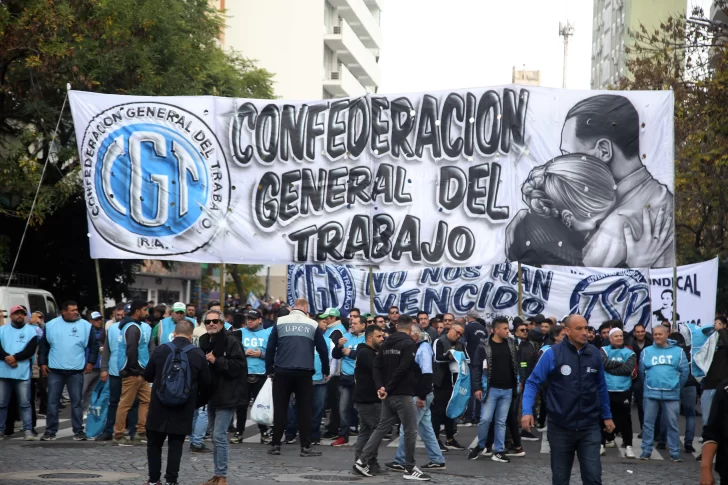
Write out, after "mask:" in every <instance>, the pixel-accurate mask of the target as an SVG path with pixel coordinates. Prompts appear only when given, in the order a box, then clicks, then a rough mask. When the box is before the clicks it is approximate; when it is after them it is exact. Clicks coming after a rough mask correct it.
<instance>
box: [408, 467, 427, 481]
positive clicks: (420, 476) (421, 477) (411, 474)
mask: <svg viewBox="0 0 728 485" xmlns="http://www.w3.org/2000/svg"><path fill="white" fill-rule="evenodd" d="M402 478H404V479H405V480H418V481H420V482H429V481H430V475H428V474H426V473H422V470H420V469H419V468H417V467H416V466H413V467H412V468H410V469H405V470H404V475H402Z"/></svg>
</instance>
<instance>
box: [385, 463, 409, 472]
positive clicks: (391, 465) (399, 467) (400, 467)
mask: <svg viewBox="0 0 728 485" xmlns="http://www.w3.org/2000/svg"><path fill="white" fill-rule="evenodd" d="M384 466H385V468H389V469H390V470H393V471H395V472H403V471H404V465H400V464H399V463H397V462H396V461H390V462H389V463H385V464H384Z"/></svg>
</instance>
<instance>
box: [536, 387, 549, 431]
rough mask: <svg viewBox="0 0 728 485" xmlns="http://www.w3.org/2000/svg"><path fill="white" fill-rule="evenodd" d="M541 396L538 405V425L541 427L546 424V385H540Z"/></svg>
mask: <svg viewBox="0 0 728 485" xmlns="http://www.w3.org/2000/svg"><path fill="white" fill-rule="evenodd" d="M539 394H540V396H541V402H540V403H539V407H538V423H537V424H538V427H539V428H543V427H544V426H546V416H547V415H548V409H547V408H546V387H541V390H540V391H539Z"/></svg>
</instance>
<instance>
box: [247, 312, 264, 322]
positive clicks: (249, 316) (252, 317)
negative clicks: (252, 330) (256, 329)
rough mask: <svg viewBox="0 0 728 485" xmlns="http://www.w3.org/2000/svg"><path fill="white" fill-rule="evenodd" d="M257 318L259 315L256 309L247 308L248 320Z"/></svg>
mask: <svg viewBox="0 0 728 485" xmlns="http://www.w3.org/2000/svg"><path fill="white" fill-rule="evenodd" d="M259 318H261V315H260V312H259V311H258V310H248V320H257V319H259Z"/></svg>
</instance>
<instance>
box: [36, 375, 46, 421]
mask: <svg viewBox="0 0 728 485" xmlns="http://www.w3.org/2000/svg"><path fill="white" fill-rule="evenodd" d="M36 391H37V392H38V412H39V413H40V414H47V413H48V378H47V377H43V376H40V377H39V378H38V384H37V387H36Z"/></svg>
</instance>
